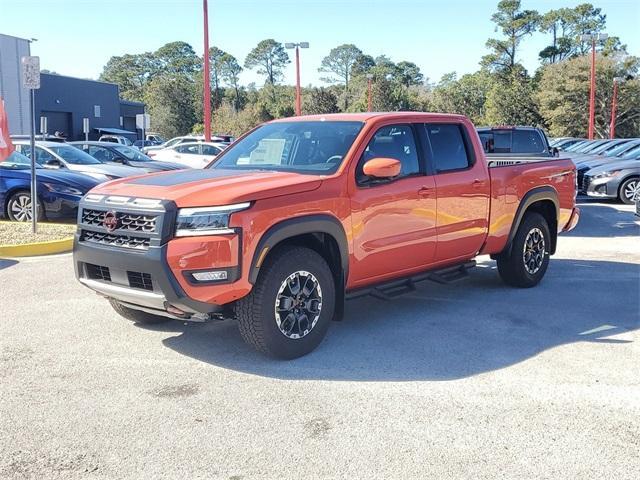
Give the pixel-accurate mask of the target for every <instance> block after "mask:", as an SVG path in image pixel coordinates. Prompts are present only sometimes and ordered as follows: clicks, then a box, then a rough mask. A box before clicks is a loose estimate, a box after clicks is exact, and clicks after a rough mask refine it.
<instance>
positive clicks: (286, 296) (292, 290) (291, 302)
mask: <svg viewBox="0 0 640 480" xmlns="http://www.w3.org/2000/svg"><path fill="white" fill-rule="evenodd" d="M335 289H336V286H335V282H334V280H333V275H332V274H331V270H330V269H329V266H328V265H327V262H326V261H325V260H324V259H323V258H322V257H321V256H320V255H319V254H318V253H317V252H315V251H314V250H311V249H309V248H304V247H283V248H280V249H278V250H276V251H274V252H273V253H272V254H271V255H269V257H268V258H267V260H266V261H265V264H264V265H263V266H262V268H261V269H260V274H259V275H258V280H257V281H256V284H255V285H254V287H253V289H252V290H251V293H249V295H247V296H246V297H244V298H243V299H241V300H239V301H238V302H237V303H236V305H235V313H236V317H237V319H238V326H239V329H240V334H241V335H242V338H243V339H244V341H245V342H247V343H248V344H249V345H251V346H252V347H254V348H255V349H257V350H258V351H260V352H262V353H264V354H266V355H269V356H271V357H275V358H281V359H292V358H297V357H301V356H303V355H306V354H307V353H309V352H311V351H312V350H313V349H315V348H316V347H317V346H318V345H319V344H320V342H321V341H322V339H323V338H324V336H325V335H326V333H327V329H328V328H329V323H330V322H331V319H332V318H333V314H334V308H335V296H336V295H335Z"/></svg>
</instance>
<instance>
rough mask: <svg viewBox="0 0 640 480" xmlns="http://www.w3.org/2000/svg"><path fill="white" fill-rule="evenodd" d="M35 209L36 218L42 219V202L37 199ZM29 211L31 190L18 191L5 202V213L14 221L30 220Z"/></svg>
mask: <svg viewBox="0 0 640 480" xmlns="http://www.w3.org/2000/svg"><path fill="white" fill-rule="evenodd" d="M36 211H37V220H38V221H40V220H44V209H43V208H42V202H40V201H38V205H37V208H36ZM31 213H32V212H31V192H27V191H20V192H16V193H14V194H13V195H11V198H10V199H9V201H8V202H7V214H8V216H9V219H10V220H13V221H14V222H30V221H31V219H32V218H33V216H32V214H31Z"/></svg>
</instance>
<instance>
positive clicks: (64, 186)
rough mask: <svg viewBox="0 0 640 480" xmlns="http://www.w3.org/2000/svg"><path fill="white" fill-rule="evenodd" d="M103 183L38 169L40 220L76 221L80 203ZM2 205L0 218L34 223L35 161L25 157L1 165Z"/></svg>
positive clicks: (11, 159) (77, 174)
mask: <svg viewBox="0 0 640 480" xmlns="http://www.w3.org/2000/svg"><path fill="white" fill-rule="evenodd" d="M99 183H100V182H99V181H98V180H96V179H95V178H92V177H89V176H87V175H82V174H79V173H71V172H69V171H68V170H67V171H60V170H48V169H45V168H42V167H40V166H39V165H36V186H37V191H38V206H39V207H40V208H38V217H39V220H43V219H75V218H76V215H77V212H78V203H79V202H80V199H81V198H82V196H83V195H84V194H85V193H87V192H88V191H89V190H91V189H92V188H93V187H95V186H96V185H98V184H99ZM0 205H1V206H2V209H1V211H0V217H3V218H9V219H10V220H14V221H18V222H26V221H30V220H31V161H30V160H29V159H28V158H27V157H25V156H24V155H22V154H21V153H18V152H13V153H12V154H11V155H10V156H9V158H7V159H6V160H4V161H2V162H0Z"/></svg>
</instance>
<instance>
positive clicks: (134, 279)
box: [127, 270, 153, 290]
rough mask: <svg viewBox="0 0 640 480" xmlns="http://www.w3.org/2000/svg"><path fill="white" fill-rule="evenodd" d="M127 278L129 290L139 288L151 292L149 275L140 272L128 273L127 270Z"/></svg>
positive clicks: (151, 286)
mask: <svg viewBox="0 0 640 480" xmlns="http://www.w3.org/2000/svg"><path fill="white" fill-rule="evenodd" d="M127 278H128V279H129V286H130V287H131V288H141V289H143V290H153V282H152V281H151V275H149V274H148V273H142V272H130V271H128V270H127Z"/></svg>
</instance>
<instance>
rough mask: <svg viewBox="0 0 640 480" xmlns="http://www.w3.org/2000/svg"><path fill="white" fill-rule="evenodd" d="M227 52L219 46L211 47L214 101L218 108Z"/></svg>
mask: <svg viewBox="0 0 640 480" xmlns="http://www.w3.org/2000/svg"><path fill="white" fill-rule="evenodd" d="M225 54H226V52H224V51H223V50H220V49H219V48H218V47H211V48H209V68H210V77H211V87H212V88H213V93H214V95H213V103H214V105H215V107H216V108H217V107H218V105H219V98H218V97H219V95H218V93H219V91H220V80H221V78H222V62H221V60H222V58H223V57H224V55H225Z"/></svg>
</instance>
